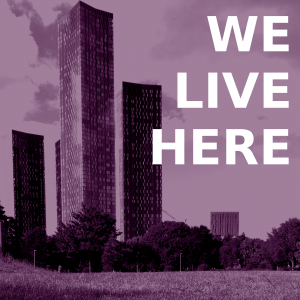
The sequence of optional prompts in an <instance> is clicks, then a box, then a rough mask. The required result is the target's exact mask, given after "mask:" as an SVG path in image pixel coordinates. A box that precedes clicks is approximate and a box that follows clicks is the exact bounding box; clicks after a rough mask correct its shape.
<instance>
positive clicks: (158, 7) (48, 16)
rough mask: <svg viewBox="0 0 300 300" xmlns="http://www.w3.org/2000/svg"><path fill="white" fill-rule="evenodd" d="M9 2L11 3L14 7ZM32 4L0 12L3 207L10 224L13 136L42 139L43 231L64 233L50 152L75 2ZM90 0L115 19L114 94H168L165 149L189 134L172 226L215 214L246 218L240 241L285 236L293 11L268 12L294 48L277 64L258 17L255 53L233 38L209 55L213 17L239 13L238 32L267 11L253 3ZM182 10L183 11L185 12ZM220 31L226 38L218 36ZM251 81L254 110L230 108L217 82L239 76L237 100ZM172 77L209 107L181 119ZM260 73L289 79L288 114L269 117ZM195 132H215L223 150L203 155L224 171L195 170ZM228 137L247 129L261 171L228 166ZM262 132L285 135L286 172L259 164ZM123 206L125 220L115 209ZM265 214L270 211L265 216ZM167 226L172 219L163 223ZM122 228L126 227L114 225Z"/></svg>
mask: <svg viewBox="0 0 300 300" xmlns="http://www.w3.org/2000/svg"><path fill="white" fill-rule="evenodd" d="M12 2H15V5H14V6H13V5H11V3H12ZM28 2H30V3H31V5H28V6H25V4H24V3H25V1H20V0H16V1H10V3H9V4H8V3H7V1H3V2H1V3H0V8H1V10H0V14H1V20H2V21H3V24H5V26H3V27H2V31H1V30H0V36H1V39H2V40H3V41H5V42H3V43H2V44H1V53H2V56H1V58H0V63H1V66H2V68H1V70H2V71H1V80H0V98H1V111H0V125H1V126H0V132H1V133H0V140H1V146H0V152H1V153H3V155H1V158H0V163H1V164H3V166H4V167H1V169H2V170H3V171H4V172H3V173H4V174H3V175H1V176H2V177H1V184H0V185H1V195H0V198H1V199H0V200H1V203H2V204H3V206H4V207H5V210H6V212H7V213H8V215H11V216H13V213H14V206H13V202H14V196H13V187H12V182H13V180H12V178H13V175H12V170H13V168H12V158H11V155H12V154H11V147H12V146H11V143H12V142H11V139H12V137H11V129H15V130H18V131H23V132H28V133H34V134H39V135H44V142H45V181H46V182H45V183H46V199H47V201H46V214H47V233H48V234H53V233H54V232H55V230H56V225H57V218H56V214H57V212H56V190H55V185H56V181H55V180H56V179H55V151H54V144H55V142H57V141H58V140H59V139H60V129H61V128H60V122H59V113H58V112H59V100H58V94H57V91H58V85H59V68H58V60H57V52H58V51H57V49H58V47H57V36H58V34H57V24H56V22H57V18H58V16H61V15H63V14H65V13H67V12H68V11H69V8H71V7H73V6H74V5H75V4H76V2H77V1H75V0H70V1H68V2H69V3H70V5H69V6H68V5H67V4H66V3H65V4H64V5H62V4H61V1H59V0H50V1H47V2H45V3H43V4H42V3H41V2H40V1H37V0H29V1H28ZM86 2H87V3H88V4H89V5H92V6H93V7H95V8H99V9H101V10H104V11H109V12H111V13H113V15H114V59H115V60H114V61H115V70H114V81H115V86H114V89H115V92H118V91H120V90H121V89H122V81H126V82H135V83H138V82H149V83H150V82H152V83H153V84H155V83H157V84H159V85H162V86H163V93H162V126H163V141H164V142H174V129H185V133H186V145H185V146H186V148H185V159H186V160H185V165H184V166H177V165H175V164H174V151H163V165H162V169H163V195H162V196H163V209H164V210H166V211H168V212H169V213H170V214H171V215H173V216H174V217H175V218H176V219H177V220H185V219H187V224H188V225H189V226H199V224H203V225H206V226H207V227H208V228H209V225H210V212H211V211H239V212H240V214H241V216H242V219H241V220H240V232H245V233H246V234H247V236H250V237H259V238H262V239H266V238H267V234H266V233H267V232H270V231H271V230H272V228H273V227H278V226H279V225H280V223H281V222H283V221H285V220H287V219H288V218H289V217H297V211H298V210H297V207H298V206H297V205H298V204H297V203H298V202H297V201H298V200H297V199H298V198H299V191H298V183H297V178H298V174H299V170H300V168H299V159H298V156H299V155H298V150H297V149H298V145H299V139H298V137H299V126H298V123H299V122H298V119H299V118H298V114H299V113H298V112H299V107H298V106H299V105H300V102H299V101H296V99H297V95H298V83H297V82H298V80H297V78H298V77H299V76H298V75H299V74H298V73H299V68H298V57H299V56H297V55H295V53H297V51H298V48H299V47H298V44H297V43H296V40H295V39H294V38H293V37H294V36H295V34H296V30H297V28H298V26H299V24H298V23H297V22H296V21H295V20H296V19H295V16H294V12H295V11H297V7H299V6H298V4H297V3H294V2H293V3H290V2H288V3H287V2H272V3H271V4H270V6H269V9H272V13H273V14H274V15H281V12H282V11H285V12H286V14H287V15H289V23H288V24H282V25H280V26H282V27H281V28H282V29H287V30H288V36H287V37H286V38H284V43H285V44H289V45H290V50H291V51H290V52H289V53H282V55H280V57H279V56H278V53H273V54H272V55H270V53H264V52H262V51H261V49H263V48H262V47H263V43H262V40H261V34H262V31H261V29H262V28H263V24H262V20H263V19H262V18H261V17H259V18H258V21H257V22H258V23H257V26H256V29H257V30H255V33H254V39H253V45H252V46H253V49H252V48H251V51H250V52H249V53H247V54H245V53H244V54H243V53H240V52H238V51H237V47H236V41H235V39H234V36H232V38H230V40H229V44H228V49H227V52H225V53H217V52H215V51H214V48H213V42H212V38H211V34H210V31H209V26H208V22H207V15H216V16H217V18H218V20H219V19H220V20H222V22H223V21H224V22H225V21H226V16H228V15H236V16H237V17H238V20H239V22H240V24H241V26H242V27H241V29H242V30H243V28H244V25H245V24H247V15H249V13H250V12H251V15H259V16H261V15H266V13H267V10H266V7H265V6H264V5H262V3H265V2H264V1H262V2H251V3H250V2H249V4H248V6H246V7H245V5H244V4H238V5H237V6H233V5H232V2H230V1H227V0H225V1H223V2H222V6H218V5H217V4H216V3H215V2H214V3H212V4H211V5H209V6H208V5H206V4H205V1H201V0H200V1H199V2H198V1H197V3H196V2H195V3H194V6H193V7H192V6H191V3H185V2H184V1H182V0H180V1H179V2H176V3H175V2H173V1H169V0H166V1H163V2H161V1H160V2H158V1H154V2H153V1H151V2H150V1H145V2H143V3H141V2H132V1H124V2H121V3H120V2H119V1H115V0H111V1H102V2H101V4H100V2H99V1H95V0H87V1H86ZM53 8H54V10H53ZM225 8H226V10H225ZM245 8H246V10H245ZM183 11H184V12H186V13H184V14H182V12H183ZM248 12H249V13H248ZM196 15H197V18H196ZM223 18H224V19H223ZM187 24H189V26H187ZM222 24H224V23H222ZM222 24H221V25H220V26H221V27H222V26H223V25H222ZM6 28H9V31H7V29H6ZM220 29H221V32H222V30H223V28H220ZM298 52H299V51H298ZM254 71H255V72H259V74H260V75H259V77H258V80H257V84H256V85H255V88H254V91H253V94H252V97H251V99H250V101H249V107H248V108H247V109H242V110H239V109H234V108H233V105H232V101H231V98H230V95H229V92H228V89H227V87H226V85H225V84H224V80H223V78H222V77H220V75H221V73H222V72H232V74H233V77H234V80H235V82H236V85H237V88H238V90H239V92H241V91H242V90H243V88H244V86H245V82H246V81H247V76H248V75H249V72H254ZM177 72H187V76H188V86H187V89H188V91H187V94H188V101H194V100H195V101H199V100H202V101H203V109H181V110H180V109H179V108H178V107H177V103H176V91H177V89H176V76H177ZM208 72H218V74H219V79H220V80H219V85H218V95H219V105H220V107H219V108H218V109H207V73H208ZM264 72H288V73H289V79H288V80H287V81H285V82H280V83H278V84H279V85H283V86H284V85H287V87H288V94H285V95H284V94H282V95H279V94H278V95H275V97H277V96H278V100H283V101H289V103H290V108H289V109H285V110H282V109H281V110H279V109H278V110H276V109H273V110H272V109H263V107H262V103H263V102H262V96H263V77H262V74H263V73H264ZM275 100H276V99H275ZM183 120H184V121H183ZM195 128H204V129H205V128H216V129H218V130H219V136H218V137H215V138H213V137H212V138H210V139H209V140H211V142H215V143H217V145H218V147H217V149H216V150H204V152H203V155H204V156H208V157H219V165H218V166H195V165H193V164H192V163H191V158H192V153H193V152H192V151H191V150H192V143H190V142H189V141H190V140H191V139H192V129H195ZM227 128H244V129H247V130H249V131H251V132H252V133H253V134H254V138H255V144H254V145H253V147H252V148H251V150H252V149H253V152H254V155H255V157H256V159H257V160H258V162H259V165H257V166H249V165H248V164H247V163H246V162H245V159H244V158H243V157H242V156H237V164H236V165H235V166H226V165H225V164H224V162H225V143H224V142H225V141H224V138H225V131H224V130H225V129H227ZM265 128H287V129H288V130H289V137H288V138H287V142H288V150H284V151H275V155H284V156H288V157H290V165H288V166H264V165H262V164H261V160H260V158H261V157H262V155H263V150H262V147H261V145H262V144H261V143H262V140H261V138H260V137H261V135H262V132H263V129H265ZM3 144H4V145H5V147H6V148H5V151H6V152H4V146H3ZM2 150H3V152H2ZM116 172H117V171H116ZM116 179H117V180H118V176H116ZM118 187H119V183H117V185H116V188H117V189H118ZM116 205H117V208H116V212H117V220H118V221H117V222H119V220H120V217H119V211H120V209H119V206H118V205H119V201H117V203H116ZM258 207H259V209H258ZM270 207H272V213H270V212H269V208H270ZM266 216H268V217H267V218H266ZM253 219H254V220H255V221H254V222H253ZM162 220H163V221H164V220H170V218H168V216H167V215H165V214H163V216H162ZM117 228H120V225H119V223H117Z"/></svg>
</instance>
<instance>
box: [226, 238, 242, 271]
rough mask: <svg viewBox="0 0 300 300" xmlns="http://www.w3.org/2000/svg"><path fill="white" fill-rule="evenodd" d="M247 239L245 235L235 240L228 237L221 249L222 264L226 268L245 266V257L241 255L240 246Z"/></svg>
mask: <svg viewBox="0 0 300 300" xmlns="http://www.w3.org/2000/svg"><path fill="white" fill-rule="evenodd" d="M245 239H246V237H245V234H242V235H240V236H237V237H235V238H233V237H231V236H226V237H224V239H223V245H222V247H221V248H220V262H221V265H222V266H223V267H224V268H232V267H234V266H237V265H238V264H240V265H241V266H242V265H243V256H242V255H241V253H240V245H241V243H242V242H243V241H244V240H245Z"/></svg>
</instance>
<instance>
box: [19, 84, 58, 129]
mask: <svg viewBox="0 0 300 300" xmlns="http://www.w3.org/2000/svg"><path fill="white" fill-rule="evenodd" d="M58 91H59V89H58V86H54V85H53V84H52V83H49V82H47V83H42V84H40V85H39V89H38V91H36V92H35V93H34V106H35V108H34V109H33V110H31V111H28V112H27V113H26V114H25V116H24V121H36V122H40V123H44V124H53V123H54V122H56V121H59V108H56V107H54V106H52V105H50V103H53V102H54V103H55V102H56V101H57V99H58Z"/></svg>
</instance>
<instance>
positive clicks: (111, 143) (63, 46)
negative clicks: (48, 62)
mask: <svg viewBox="0 0 300 300" xmlns="http://www.w3.org/2000/svg"><path fill="white" fill-rule="evenodd" d="M58 39H59V41H58V43H59V46H58V48H59V51H58V52H59V67H60V108H61V114H60V120H61V140H60V154H61V207H62V222H63V223H67V222H68V221H70V220H71V213H72V212H73V211H76V212H77V211H78V210H80V209H81V206H82V204H83V203H84V204H91V205H94V206H98V207H99V208H102V209H103V210H104V212H106V213H109V214H110V215H111V216H112V217H115V211H116V206H115V205H116V200H115V125H114V73H113V72H114V69H113V68H114V59H113V15H112V14H111V13H108V12H104V11H101V10H98V9H95V8H93V7H91V6H89V5H87V4H85V3H83V2H81V1H79V2H78V3H77V4H76V5H75V6H74V7H73V8H72V9H71V11H70V12H69V14H67V15H66V16H64V17H62V18H60V20H59V22H58Z"/></svg>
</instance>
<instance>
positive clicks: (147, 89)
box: [117, 82, 162, 241]
mask: <svg viewBox="0 0 300 300" xmlns="http://www.w3.org/2000/svg"><path fill="white" fill-rule="evenodd" d="M117 113H118V144H119V180H120V209H121V220H120V227H121V228H120V230H121V232H123V234H122V235H121V239H122V240H123V241H126V240H127V239H130V238H133V237H140V236H143V235H144V234H145V233H146V232H147V230H148V229H149V227H150V226H152V225H155V224H158V223H160V222H161V217H162V216H161V214H162V167H161V165H153V164H152V148H153V147H152V132H153V129H161V128H162V126H161V119H162V115H161V86H159V85H148V84H136V83H129V82H123V90H122V93H121V94H119V95H118V96H117Z"/></svg>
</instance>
